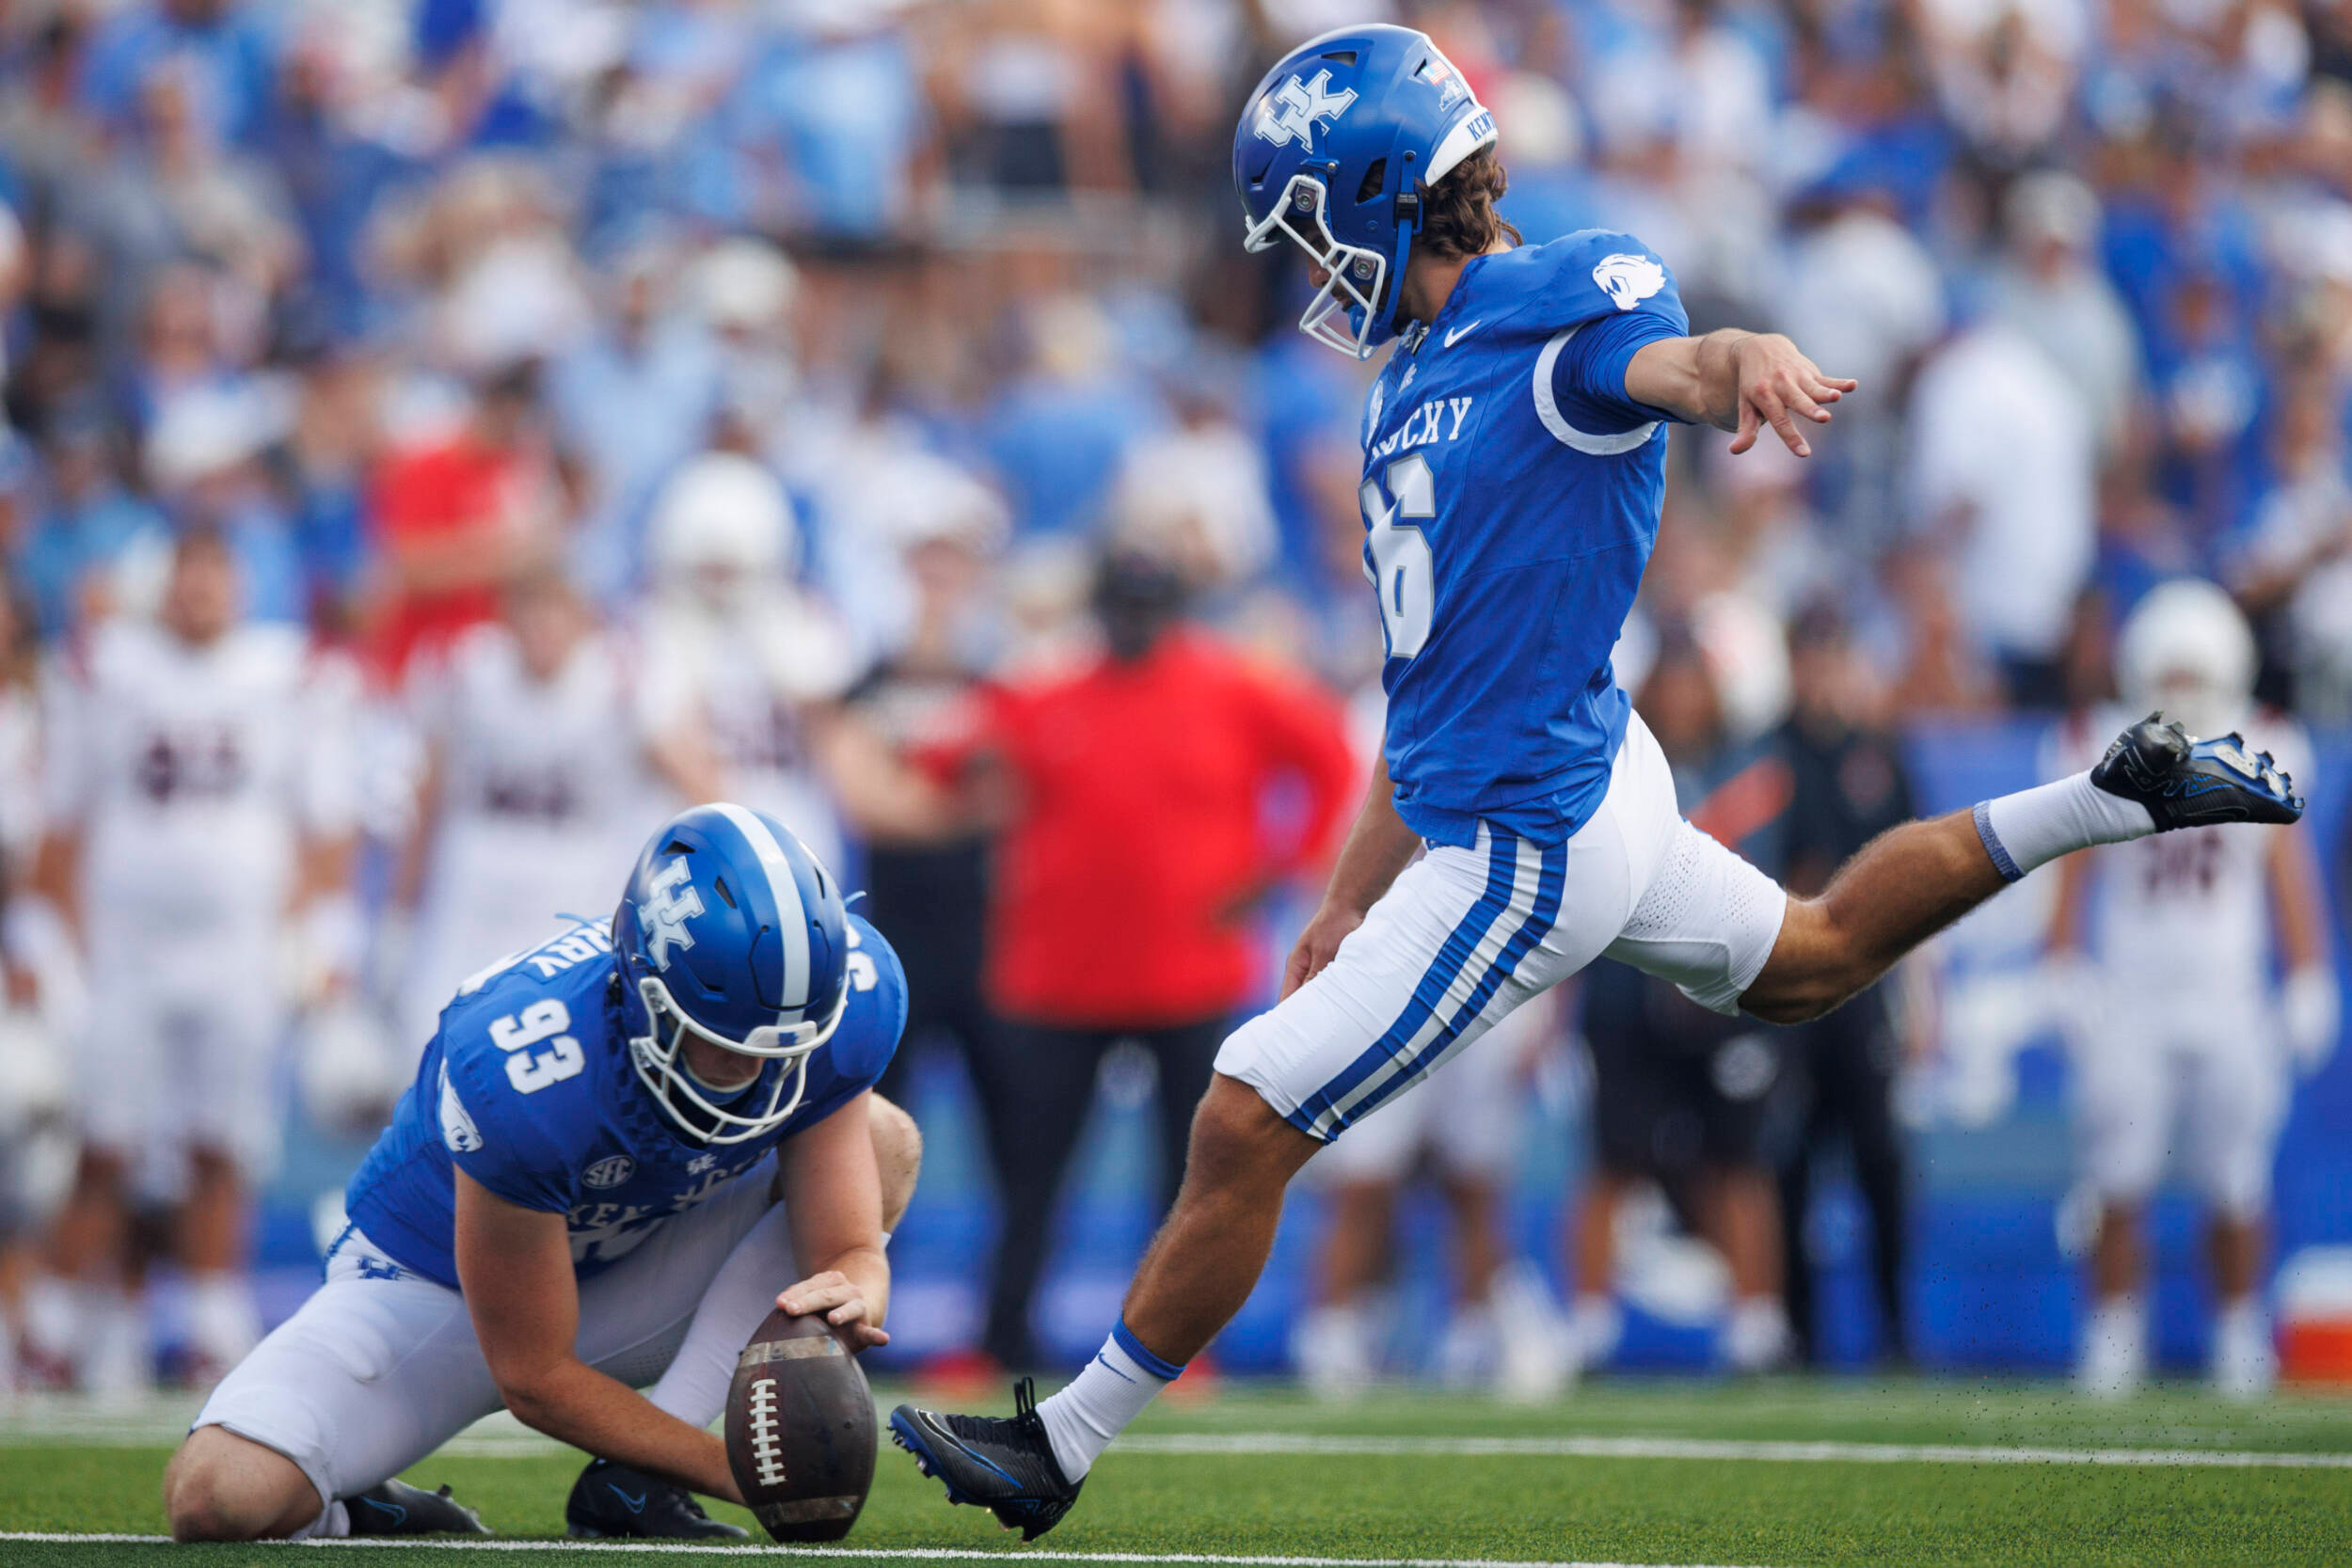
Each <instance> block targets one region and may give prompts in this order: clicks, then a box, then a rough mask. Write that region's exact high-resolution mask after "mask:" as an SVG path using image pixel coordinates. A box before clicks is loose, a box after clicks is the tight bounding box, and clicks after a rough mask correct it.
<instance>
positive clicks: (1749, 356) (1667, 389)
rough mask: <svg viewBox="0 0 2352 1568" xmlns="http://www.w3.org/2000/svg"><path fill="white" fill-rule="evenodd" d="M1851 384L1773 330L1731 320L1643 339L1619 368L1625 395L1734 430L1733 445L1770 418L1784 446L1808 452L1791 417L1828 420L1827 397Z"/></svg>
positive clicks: (1739, 445) (1745, 441)
mask: <svg viewBox="0 0 2352 1568" xmlns="http://www.w3.org/2000/svg"><path fill="white" fill-rule="evenodd" d="M1853 389H1854V383H1853V381H1852V380H1851V379H1849V378H1846V377H1841V376H1833V375H1823V374H1822V373H1821V370H1820V366H1818V365H1816V364H1814V362H1813V361H1812V360H1810V359H1808V358H1806V357H1805V356H1804V354H1802V353H1801V352H1799V351H1798V348H1797V345H1796V344H1794V343H1792V342H1790V341H1788V339H1787V338H1784V337H1782V336H1781V335H1780V334H1779V333H1777V332H1742V331H1740V330H1739V329H1738V328H1736V327H1726V328H1724V330H1722V331H1720V332H1709V333H1708V334H1707V336H1705V337H1703V338H1661V339H1660V340H1659V341H1657V342H1654V343H1645V344H1644V345H1643V346H1642V348H1641V349H1640V350H1639V351H1638V352H1637V353H1635V355H1634V356H1633V358H1632V360H1631V361H1630V362H1629V363H1628V364H1627V366H1626V368H1625V391H1626V396H1628V397H1629V398H1631V399H1632V400H1633V401H1634V402H1636V403H1642V404H1648V405H1649V406H1650V407H1652V408H1662V409H1664V410H1666V411H1667V412H1668V413H1670V414H1674V415H1676V416H1677V417H1679V418H1681V419H1684V420H1689V421H1690V422H1691V423H1692V424H1711V425H1713V426H1714V427H1715V428H1716V429H1718V430H1729V431H1735V432H1737V433H1738V434H1737V436H1735V438H1734V439H1733V441H1732V443H1731V450H1732V451H1734V452H1742V451H1747V450H1748V449H1749V448H1750V447H1752V446H1754V445H1756V436H1757V435H1758V434H1759V433H1760V432H1761V431H1762V429H1763V428H1764V426H1766V425H1771V426H1772V429H1773V430H1774V431H1776V432H1778V433H1779V436H1780V438H1781V440H1782V442H1783V443H1785V444H1786V445H1787V446H1788V450H1789V451H1793V452H1795V453H1796V454H1797V455H1798V456H1799V457H1810V456H1812V455H1813V448H1812V445H1811V443H1809V442H1807V441H1806V440H1805V438H1804V431H1803V430H1801V429H1800V428H1799V427H1798V423H1797V421H1798V420H1807V421H1809V422H1811V423H1813V424H1827V423H1829V419H1830V414H1829V405H1830V404H1833V403H1836V401H1837V400H1838V399H1839V398H1842V397H1844V396H1845V395H1846V394H1847V393H1848V392H1851V391H1852V390H1853Z"/></svg>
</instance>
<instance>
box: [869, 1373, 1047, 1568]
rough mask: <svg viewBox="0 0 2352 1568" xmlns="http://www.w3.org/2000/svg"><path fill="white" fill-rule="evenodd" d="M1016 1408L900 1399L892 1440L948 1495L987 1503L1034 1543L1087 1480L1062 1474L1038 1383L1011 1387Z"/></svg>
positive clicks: (1004, 1523)
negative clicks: (1005, 1413)
mask: <svg viewBox="0 0 2352 1568" xmlns="http://www.w3.org/2000/svg"><path fill="white" fill-rule="evenodd" d="M1012 1401H1013V1412H1014V1414H1013V1415H1012V1417H1011V1418H1009V1419H1008V1418H1004V1417H1001V1416H943V1415H939V1414H937V1413H936V1412H933V1411H930V1410H917V1409H915V1408H914V1406H913V1405H911V1404H902V1405H900V1406H899V1407H898V1409H896V1410H894V1411H892V1412H891V1413H890V1440H891V1441H892V1442H894V1443H896V1444H898V1447H900V1448H902V1449H906V1450H907V1452H909V1453H911V1454H913V1455H914V1463H915V1465H916V1466H917V1467H919V1468H920V1469H921V1470H922V1472H923V1473H924V1474H925V1475H927V1476H933V1477H936V1478H937V1479H939V1480H940V1481H945V1482H946V1486H947V1500H948V1501H949V1502H951V1503H969V1504H971V1505H972V1506H973V1507H975V1508H985V1509H987V1510H988V1511H989V1512H990V1513H993V1514H995V1515H996V1522H997V1523H998V1524H1000V1525H1002V1526H1004V1527H1005V1528H1007V1529H1017V1530H1019V1531H1020V1532H1021V1539H1022V1540H1024V1541H1034V1540H1036V1539H1037V1538H1038V1537H1039V1536H1041V1535H1043V1534H1044V1533H1045V1532H1046V1531H1047V1530H1049V1529H1052V1528H1054V1527H1055V1526H1056V1525H1057V1524H1059V1523H1061V1516H1062V1515H1063V1514H1065V1513H1069V1512H1070V1505H1071V1504H1072V1503H1074V1502H1076V1501H1077V1500H1078V1488H1079V1487H1081V1486H1083V1485H1085V1484H1086V1481H1085V1480H1084V1478H1080V1479H1079V1480H1077V1481H1071V1480H1068V1479H1066V1478H1065V1477H1064V1476H1063V1475H1062V1473H1061V1462H1060V1461H1059V1460H1057V1459H1056V1458H1055V1457H1054V1445H1053V1442H1052V1441H1051V1440H1050V1439H1049V1438H1048V1437H1047V1436H1046V1434H1045V1422H1044V1421H1043V1420H1042V1419H1041V1418H1039V1416H1038V1413H1037V1386H1036V1384H1035V1383H1033V1382H1032V1381H1031V1380H1030V1379H1028V1378H1023V1379H1022V1380H1021V1381H1020V1382H1019V1383H1016V1384H1014V1385H1013V1388H1012Z"/></svg>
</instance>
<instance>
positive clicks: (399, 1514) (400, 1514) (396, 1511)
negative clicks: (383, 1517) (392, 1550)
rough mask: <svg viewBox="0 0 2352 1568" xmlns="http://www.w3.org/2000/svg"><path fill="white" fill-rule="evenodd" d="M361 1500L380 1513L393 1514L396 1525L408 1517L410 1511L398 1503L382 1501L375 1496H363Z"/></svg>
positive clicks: (393, 1521)
mask: <svg viewBox="0 0 2352 1568" xmlns="http://www.w3.org/2000/svg"><path fill="white" fill-rule="evenodd" d="M359 1500H360V1501H361V1502H363V1503H365V1504H367V1505H368V1506H369V1507H370V1508H372V1509H374V1510H375V1511H376V1512H377V1513H389V1514H390V1515H391V1516H392V1523H393V1524H395V1525H397V1524H399V1523H400V1522H401V1521H402V1520H403V1519H405V1518H407V1517H408V1511H407V1510H406V1509H405V1508H403V1507H401V1506H400V1505H399V1504H398V1503H380V1502H377V1501H376V1500H375V1499H374V1498H373V1497H361V1498H360V1499H359Z"/></svg>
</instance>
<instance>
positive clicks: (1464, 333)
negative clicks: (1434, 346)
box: [1445, 316, 1486, 348]
mask: <svg viewBox="0 0 2352 1568" xmlns="http://www.w3.org/2000/svg"><path fill="white" fill-rule="evenodd" d="M1484 325H1486V317H1484V316H1481V317H1479V318H1478V319H1477V320H1476V321H1474V322H1472V323H1470V325H1468V326H1457V327H1455V328H1454V329H1453V330H1452V331H1450V332H1448V333H1447V334H1446V335H1445V346H1446V347H1447V348H1452V347H1453V346H1454V340H1455V339H1456V338H1467V337H1469V336H1470V334H1471V333H1473V332H1475V331H1477V330H1478V329H1479V328H1480V327H1482V326H1484Z"/></svg>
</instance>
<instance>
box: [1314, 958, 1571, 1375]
mask: <svg viewBox="0 0 2352 1568" xmlns="http://www.w3.org/2000/svg"><path fill="white" fill-rule="evenodd" d="M1553 1014H1554V1009H1553V1008H1551V1007H1549V1006H1545V1005H1544V1000H1543V999H1538V1000H1537V1001H1536V1002H1534V1003H1531V1004H1529V1005H1528V1006H1524V1007H1521V1008H1520V1009H1519V1010H1518V1012H1515V1013H1513V1014H1512V1015H1511V1016H1510V1017H1509V1018H1507V1019H1504V1020H1503V1021H1502V1022H1501V1023H1499V1024H1497V1025H1496V1026H1495V1027H1494V1029H1493V1030H1492V1031H1490V1032H1489V1037H1490V1043H1489V1044H1487V1045H1486V1046H1485V1047H1483V1048H1482V1049H1480V1050H1479V1051H1477V1052H1474V1053H1470V1054H1469V1055H1466V1056H1464V1057H1463V1058H1462V1060H1461V1061H1460V1062H1459V1063H1458V1064H1457V1065H1456V1066H1455V1067H1454V1070H1453V1071H1451V1072H1448V1073H1446V1074H1444V1075H1443V1076H1442V1077H1438V1078H1436V1079H1433V1080H1431V1082H1430V1085H1429V1086H1428V1088H1427V1090H1426V1091H1425V1092H1423V1093H1422V1094H1417V1095H1411V1096H1407V1097H1406V1098H1405V1099H1403V1100H1400V1101H1397V1103H1396V1104H1395V1105H1394V1106H1392V1107H1391V1109H1390V1111H1389V1114H1388V1115H1386V1116H1381V1117H1373V1118H1371V1119H1370V1120H1367V1121H1366V1122H1365V1123H1364V1124H1363V1125H1362V1126H1361V1127H1359V1128H1356V1129H1354V1130H1353V1131H1354V1132H1355V1135H1354V1136H1353V1137H1350V1138H1345V1139H1343V1140H1341V1141H1339V1142H1336V1143H1334V1144H1332V1145H1331V1147H1330V1148H1327V1149H1326V1150H1324V1152H1323V1154H1322V1155H1321V1156H1320V1157H1319V1158H1317V1159H1316V1160H1315V1161H1314V1162H1313V1164H1312V1165H1311V1172H1312V1178H1311V1179H1312V1180H1314V1181H1316V1182H1317V1183H1318V1184H1319V1185H1321V1186H1323V1187H1324V1188H1325V1189H1326V1190H1327V1192H1328V1194H1329V1197H1328V1200H1327V1202H1328V1218H1327V1227H1326V1229H1325V1231H1324V1240H1323V1251H1322V1254H1321V1256H1320V1257H1319V1258H1318V1259H1317V1262H1316V1279H1315V1299H1316V1302H1317V1305H1316V1306H1315V1307H1313V1308H1312V1309H1311V1310H1310V1311H1309V1312H1307V1313H1306V1314H1304V1315H1303V1316H1302V1317H1301V1318H1300V1319H1299V1321H1298V1323H1297V1326H1296V1327H1295V1329H1294V1330H1293V1331H1292V1335H1291V1352H1292V1359H1293V1360H1295V1362H1296V1363H1297V1364H1298V1373H1299V1377H1300V1378H1301V1379H1302V1380H1303V1381H1304V1382H1305V1383H1306V1385H1307V1386H1308V1388H1309V1389H1310V1390H1311V1391H1312V1392H1313V1393H1315V1394H1318V1395H1320V1396H1322V1397H1324V1398H1326V1399H1347V1398H1352V1397H1354V1396H1356V1395H1359V1394H1361V1393H1363V1392H1364V1391H1365V1390H1366V1389H1367V1388H1368V1387H1369V1386H1371V1384H1372V1383H1373V1381H1374V1380H1375V1378H1376V1377H1378V1376H1379V1373H1380V1352H1381V1349H1382V1340H1383V1338H1384V1336H1385V1329H1386V1324H1385V1323H1383V1321H1382V1315H1381V1314H1380V1313H1379V1312H1378V1311H1377V1310H1376V1302H1375V1287H1376V1286H1377V1285H1378V1284H1379V1282H1380V1278H1381V1275H1382V1270H1383V1266H1384V1264H1385V1263H1386V1262H1387V1261H1388V1259H1389V1254H1390V1246H1391V1236H1392V1232H1393V1230H1394V1227H1395V1222H1396V1203H1397V1197H1398V1196H1399V1194H1400V1193H1401V1192H1402V1191H1403V1190H1404V1188H1405V1186H1406V1182H1407V1181H1408V1180H1410V1179H1411V1178H1412V1176H1413V1174H1414V1173H1415V1171H1416V1170H1419V1169H1422V1168H1426V1169H1427V1170H1428V1171H1429V1173H1430V1175H1431V1177H1432V1178H1433V1179H1434V1180H1435V1181H1436V1183H1437V1186H1438V1193H1439V1194H1440V1196H1443V1198H1444V1199H1445V1207H1446V1220H1447V1227H1448V1228H1447V1233H1446V1241H1447V1243H1448V1246H1449V1247H1450V1249H1451V1252H1452V1258H1453V1264H1454V1294H1453V1309H1452V1316H1451V1318H1450V1320H1449V1322H1448V1323H1447V1325H1446V1329H1445V1334H1444V1337H1443V1338H1441V1339H1440V1340H1439V1341H1438V1354H1437V1358H1436V1366H1435V1370H1436V1372H1437V1375H1438V1381H1439V1382H1441V1383H1443V1384H1445V1385H1446V1386H1452V1387H1461V1386H1469V1385H1471V1384H1473V1383H1476V1382H1478V1381H1480V1380H1482V1379H1483V1380H1485V1381H1486V1383H1488V1384H1489V1385H1490V1386H1492V1387H1493V1389H1494V1391H1495V1392H1496V1393H1497V1394H1498V1395H1500V1396H1502V1398H1504V1399H1509V1400H1524V1401H1538V1400H1547V1399H1551V1398H1554V1397H1556V1396H1557V1395H1558V1394H1559V1393H1560V1392H1561V1390H1562V1389H1563V1388H1565V1386H1567V1383H1568V1381H1569V1379H1570V1377H1571V1376H1572V1375H1573V1374H1574V1371H1575V1365H1574V1362H1573V1360H1572V1358H1571V1356H1570V1354H1569V1346H1568V1339H1567V1333H1566V1325H1565V1323H1562V1322H1561V1320H1560V1313H1559V1307H1558V1304H1557V1303H1556V1302H1555V1301H1554V1300H1553V1299H1552V1295H1551V1291H1550V1288H1549V1286H1548V1285H1546V1284H1545V1283H1544V1279H1543V1275H1542V1273H1541V1271H1540V1270H1539V1269H1538V1268H1536V1267H1535V1265H1534V1264H1533V1263H1532V1262H1530V1261H1529V1260H1527V1259H1513V1258H1512V1257H1511V1254H1510V1250H1509V1247H1510V1243H1509V1238H1508V1237H1507V1236H1506V1234H1505V1233H1504V1230H1503V1218H1504V1216H1503V1213H1502V1205H1503V1199H1504V1198H1505V1196H1507V1194H1508V1192H1509V1188H1510V1182H1511V1177H1512V1173H1513V1172H1514V1171H1516V1170H1517V1169H1518V1154H1519V1146H1520V1143H1521V1141H1522V1139H1521V1135H1520V1134H1521V1131H1522V1124H1523V1122H1524V1121H1525V1118H1526V1101H1527V1082H1528V1077H1529V1074H1530V1071H1531V1069H1532V1066H1533V1060H1534V1056H1535V1054H1536V1053H1538V1052H1540V1051H1541V1050H1542V1049H1543V1047H1544V1046H1545V1045H1546V1044H1547V1043H1548V1042H1549V1038H1550V1037H1551V1034H1552V1031H1553V1029H1554V1027H1555V1026H1556V1023H1557V1020H1556V1019H1555V1017H1554V1016H1553Z"/></svg>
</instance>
